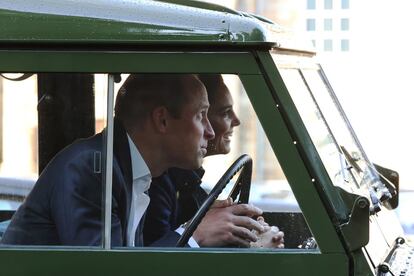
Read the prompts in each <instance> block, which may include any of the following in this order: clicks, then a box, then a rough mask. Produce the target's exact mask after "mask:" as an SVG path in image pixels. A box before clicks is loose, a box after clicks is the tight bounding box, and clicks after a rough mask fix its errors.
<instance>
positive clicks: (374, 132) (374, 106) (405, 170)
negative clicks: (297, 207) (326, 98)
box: [208, 0, 414, 188]
mask: <svg viewBox="0 0 414 276" xmlns="http://www.w3.org/2000/svg"><path fill="white" fill-rule="evenodd" d="M208 2H212V3H215V4H220V5H225V6H227V7H229V8H233V9H236V10H242V11H245V12H250V13H257V14H260V15H262V16H264V17H267V18H269V19H271V20H272V21H274V22H276V23H278V24H280V25H282V26H284V27H286V28H288V29H291V30H293V31H295V32H299V33H302V34H303V35H304V36H306V37H307V38H308V39H309V40H310V41H312V43H313V45H314V47H315V48H316V50H317V51H318V58H319V60H320V62H321V64H322V66H323V67H324V70H325V71H326V74H327V75H328V78H329V79H330V81H331V85H332V86H333V88H334V90H335V92H336V94H337V96H338V97H339V99H340V101H341V103H342V105H343V107H344V109H345V111H346V113H347V115H348V117H349V119H350V121H351V123H352V125H353V127H354V129H355V131H356V133H357V135H358V137H359V139H360V140H361V143H362V145H363V147H364V148H365V150H366V152H367V154H368V156H369V157H370V158H371V161H373V162H375V163H377V164H381V165H383V166H386V167H389V168H391V169H394V170H397V171H398V172H399V173H400V177H401V186H402V188H409V187H410V188H414V174H412V168H411V167H412V163H413V162H411V159H412V158H413V156H414V149H413V147H412V146H411V141H414V126H413V124H412V121H411V120H412V118H414V108H413V107H412V105H413V104H414V96H413V94H414V93H413V92H414V91H413V86H414V85H413V83H412V81H411V79H412V78H411V77H410V76H411V67H412V64H413V61H414V52H413V50H412V49H414V47H413V46H414V45H413V43H414V42H412V41H411V39H409V33H410V31H411V26H413V25H414V24H413V23H414V18H413V17H412V16H411V11H412V10H413V7H414V3H413V2H412V1H409V0H395V1H390V0H363V1H355V0H232V1H217V0H209V1H208ZM258 151H259V152H260V149H259V150H258Z"/></svg>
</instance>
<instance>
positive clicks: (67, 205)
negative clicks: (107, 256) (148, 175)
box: [1, 120, 179, 246]
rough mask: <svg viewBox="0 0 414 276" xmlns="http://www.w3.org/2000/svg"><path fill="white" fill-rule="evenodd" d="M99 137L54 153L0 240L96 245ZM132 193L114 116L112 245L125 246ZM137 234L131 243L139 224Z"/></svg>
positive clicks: (122, 136)
mask: <svg viewBox="0 0 414 276" xmlns="http://www.w3.org/2000/svg"><path fill="white" fill-rule="evenodd" d="M103 141H104V139H103V133H99V134H97V135H95V136H92V137H90V138H87V139H81V140H78V141H76V142H75V143H73V144H71V145H69V146H68V147H66V148H65V149H63V150H62V151H61V152H59V153H58V154H57V155H56V156H55V157H54V158H53V159H52V161H51V162H50V163H49V164H48V166H47V167H46V168H45V170H44V171H43V172H42V174H41V175H40V176H39V179H38V180H37V182H36V184H35V186H34V188H33V190H32V191H31V192H30V194H29V195H28V197H27V198H26V199H25V201H24V203H23V204H22V205H21V206H20V207H19V209H18V210H17V212H16V213H15V215H14V216H13V218H12V221H11V223H10V225H9V227H8V228H7V230H6V232H5V234H4V236H3V238H2V240H1V243H3V244H24V245H79V246H99V245H100V244H101V235H102V229H103V224H102V204H103V203H102V199H103V194H102V190H103V185H104V183H103V182H102V174H103V173H104V172H103V170H102V168H104V164H103V160H104V157H103V154H102V152H103V151H102V148H103ZM131 191H132V168H131V157H130V150H129V145H128V139H127V135H126V131H125V130H124V128H123V127H122V126H121V124H120V123H119V122H118V121H117V120H115V127H114V158H113V181H112V237H111V239H112V246H126V240H127V239H126V231H127V225H128V218H129V210H130V206H131ZM141 225H142V223H141ZM136 237H137V239H136V246H140V245H142V244H143V243H142V226H139V227H138V229H137V235H136ZM160 238H161V239H160V240H158V241H157V242H156V243H155V244H154V245H155V246H172V245H175V243H176V242H177V240H178V238H179V235H178V234H176V233H171V232H170V233H166V235H165V236H163V237H160Z"/></svg>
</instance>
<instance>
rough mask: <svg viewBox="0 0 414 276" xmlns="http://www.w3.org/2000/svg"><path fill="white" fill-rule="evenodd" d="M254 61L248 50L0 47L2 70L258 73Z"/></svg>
mask: <svg viewBox="0 0 414 276" xmlns="http://www.w3.org/2000/svg"><path fill="white" fill-rule="evenodd" d="M45 61H47V62H45ZM255 64H256V61H255V59H254V57H253V56H252V55H251V54H250V53H248V52H228V53H225V52H224V53H223V52H221V53H217V52H204V53H201V52H199V53H192V52H187V53H186V52H161V53H160V52H113V51H100V52H99V51H94V52H92V51H91V52H87V51H66V52H63V51H61V52H58V51H11V50H10V51H7V50H0V71H2V72H85V73H89V72H90V73H107V72H118V73H119V72H123V73H127V72H147V73H149V72H153V73H161V72H176V73H212V72H215V73H216V72H218V71H219V72H222V73H225V74H226V73H227V74H231V73H242V74H259V70H258V68H257V66H255ZM201 65H202V66H201Z"/></svg>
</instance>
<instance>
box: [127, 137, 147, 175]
mask: <svg viewBox="0 0 414 276" xmlns="http://www.w3.org/2000/svg"><path fill="white" fill-rule="evenodd" d="M127 137H128V144H129V151H130V153H131V167H132V181H134V180H136V179H138V178H142V177H144V176H149V177H150V178H151V172H150V170H149V169H148V166H147V164H146V163H145V161H144V159H143V158H142V155H141V153H140V152H139V151H138V149H137V147H136V146H135V144H134V142H133V141H132V139H131V137H129V135H128V134H127Z"/></svg>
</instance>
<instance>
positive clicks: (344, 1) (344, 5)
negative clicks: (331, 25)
mask: <svg viewBox="0 0 414 276" xmlns="http://www.w3.org/2000/svg"><path fill="white" fill-rule="evenodd" d="M341 8H342V9H349V0H341Z"/></svg>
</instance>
